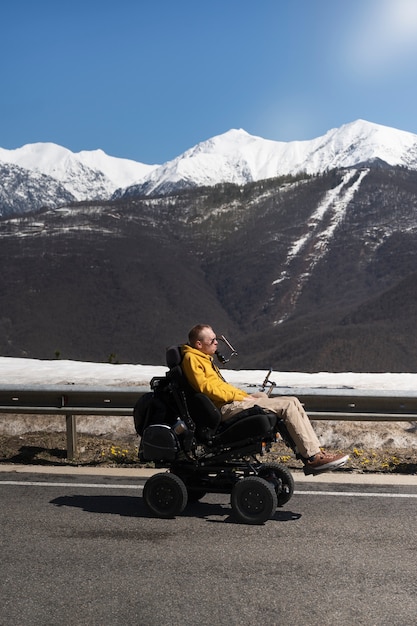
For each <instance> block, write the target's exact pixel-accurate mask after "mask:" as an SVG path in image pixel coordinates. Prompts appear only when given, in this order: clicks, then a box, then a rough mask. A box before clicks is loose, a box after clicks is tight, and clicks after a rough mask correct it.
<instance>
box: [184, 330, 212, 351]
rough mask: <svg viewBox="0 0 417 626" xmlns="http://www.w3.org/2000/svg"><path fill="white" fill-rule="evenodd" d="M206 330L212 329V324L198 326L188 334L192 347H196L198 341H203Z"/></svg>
mask: <svg viewBox="0 0 417 626" xmlns="http://www.w3.org/2000/svg"><path fill="white" fill-rule="evenodd" d="M206 328H211V326H210V324H196V326H193V327H192V329H191V330H190V332H189V333H188V343H189V344H190V346H191V347H194V346H195V343H196V341H200V340H201V335H202V333H203V331H204V330H205V329H206Z"/></svg>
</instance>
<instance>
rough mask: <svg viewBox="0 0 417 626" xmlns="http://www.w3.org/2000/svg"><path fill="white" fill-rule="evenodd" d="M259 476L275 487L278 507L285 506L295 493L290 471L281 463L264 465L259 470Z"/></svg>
mask: <svg viewBox="0 0 417 626" xmlns="http://www.w3.org/2000/svg"><path fill="white" fill-rule="evenodd" d="M258 476H260V477H261V478H265V480H267V481H268V482H269V483H271V485H272V486H273V487H274V489H275V492H276V494H277V499H278V506H283V505H284V504H286V503H287V502H288V500H290V498H291V497H292V494H293V493H294V478H293V475H292V474H291V472H290V470H289V469H288V468H287V467H285V465H281V463H275V462H274V461H272V462H271V463H262V464H261V465H260V466H259V468H258Z"/></svg>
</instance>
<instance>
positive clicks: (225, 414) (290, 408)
mask: <svg viewBox="0 0 417 626" xmlns="http://www.w3.org/2000/svg"><path fill="white" fill-rule="evenodd" d="M255 404H256V405H258V406H260V407H262V408H263V409H265V410H268V411H271V412H272V413H276V415H278V417H280V418H281V419H283V420H284V423H285V425H286V427H287V429H288V432H289V433H290V435H291V437H292V439H293V441H294V443H295V445H296V447H297V452H298V453H299V454H301V456H303V457H304V458H309V457H311V456H314V455H315V454H317V453H318V452H320V442H319V440H318V438H317V435H316V433H315V432H314V430H313V427H312V425H311V422H310V420H309V418H308V415H307V413H306V412H305V411H304V408H303V406H302V404H301V402H300V401H299V400H298V398H293V397H292V396H282V397H279V398H277V397H275V398H269V397H268V396H267V395H266V393H262V392H257V393H256V394H252V395H251V396H250V397H249V398H248V399H247V400H241V401H240V402H230V403H229V404H224V405H223V406H222V407H221V409H220V411H221V414H222V420H223V421H225V420H228V419H230V418H231V417H233V415H236V413H238V412H239V411H243V410H244V409H248V408H249V407H251V406H254V405H255Z"/></svg>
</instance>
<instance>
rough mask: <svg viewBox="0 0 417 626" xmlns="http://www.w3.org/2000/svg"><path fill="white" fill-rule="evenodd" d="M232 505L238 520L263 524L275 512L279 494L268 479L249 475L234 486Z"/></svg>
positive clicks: (245, 522) (244, 522)
mask: <svg viewBox="0 0 417 626" xmlns="http://www.w3.org/2000/svg"><path fill="white" fill-rule="evenodd" d="M231 505H232V510H233V514H234V516H235V518H236V520H237V521H238V522H241V523H243V524H263V523H264V522H266V520H268V519H270V517H272V515H273V514H274V513H275V509H276V508H277V506H278V502H277V494H276V493H275V489H274V487H273V486H272V485H271V483H269V482H268V481H266V480H264V479H263V478H260V477H259V476H247V477H246V478H242V480H239V482H237V483H236V484H235V486H234V487H233V489H232V496H231Z"/></svg>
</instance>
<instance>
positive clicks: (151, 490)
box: [143, 472, 188, 518]
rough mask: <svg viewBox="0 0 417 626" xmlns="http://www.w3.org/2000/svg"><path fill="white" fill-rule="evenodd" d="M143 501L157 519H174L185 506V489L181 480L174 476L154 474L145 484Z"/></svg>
mask: <svg viewBox="0 0 417 626" xmlns="http://www.w3.org/2000/svg"><path fill="white" fill-rule="evenodd" d="M143 499H144V500H145V503H146V505H147V507H148V508H149V510H150V511H151V512H152V513H153V514H154V515H156V516H157V517H164V518H169V517H175V516H176V515H178V514H179V513H181V512H182V511H183V510H184V509H185V507H186V505H187V500H188V496H187V489H186V487H185V485H184V483H183V481H182V480H181V478H179V477H178V476H176V475H175V474H170V473H169V472H165V473H163V474H155V475H154V476H151V478H148V480H147V481H146V483H145V486H144V488H143Z"/></svg>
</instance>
